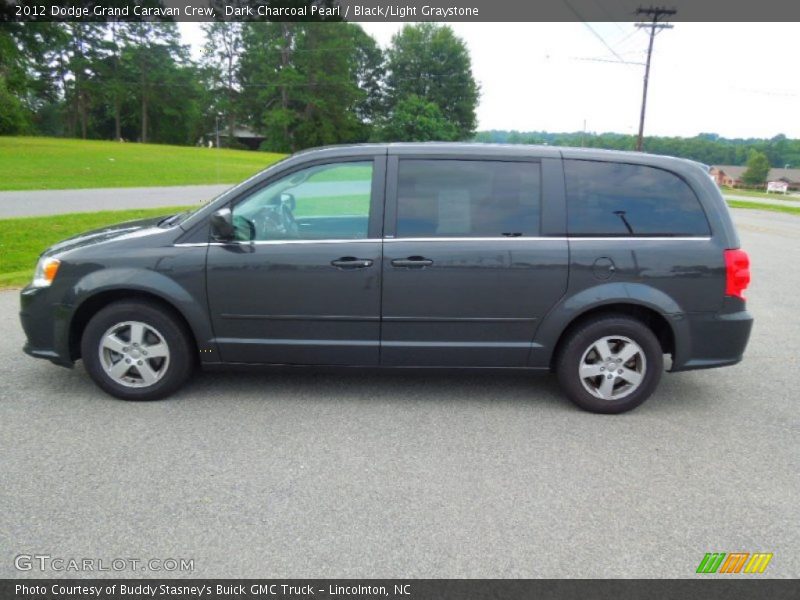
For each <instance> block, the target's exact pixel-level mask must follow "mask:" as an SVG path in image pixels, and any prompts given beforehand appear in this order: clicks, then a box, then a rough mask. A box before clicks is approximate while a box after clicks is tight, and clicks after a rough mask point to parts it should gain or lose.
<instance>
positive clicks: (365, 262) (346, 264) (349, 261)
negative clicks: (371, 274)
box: [331, 256, 372, 269]
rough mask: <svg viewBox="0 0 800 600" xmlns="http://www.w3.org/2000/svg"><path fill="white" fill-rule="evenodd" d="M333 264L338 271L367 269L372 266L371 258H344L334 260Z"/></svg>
mask: <svg viewBox="0 0 800 600" xmlns="http://www.w3.org/2000/svg"><path fill="white" fill-rule="evenodd" d="M331 264H332V265H333V266H334V267H336V268H338V269H365V268H367V267H371V266H372V260H370V259H369V258H356V257H355V256H343V257H341V258H337V259H336V260H332V261H331Z"/></svg>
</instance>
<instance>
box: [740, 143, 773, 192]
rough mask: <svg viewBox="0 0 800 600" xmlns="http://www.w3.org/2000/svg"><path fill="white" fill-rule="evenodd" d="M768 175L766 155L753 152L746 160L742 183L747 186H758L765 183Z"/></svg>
mask: <svg viewBox="0 0 800 600" xmlns="http://www.w3.org/2000/svg"><path fill="white" fill-rule="evenodd" d="M767 175H769V159H768V158H767V155H766V154H764V153H762V152H758V151H756V150H753V151H751V152H750V158H748V159H747V170H746V171H745V172H744V173H743V174H742V181H744V182H745V183H746V184H748V185H759V184H762V183H765V182H766V181H767Z"/></svg>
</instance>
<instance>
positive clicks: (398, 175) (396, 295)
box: [381, 156, 568, 367]
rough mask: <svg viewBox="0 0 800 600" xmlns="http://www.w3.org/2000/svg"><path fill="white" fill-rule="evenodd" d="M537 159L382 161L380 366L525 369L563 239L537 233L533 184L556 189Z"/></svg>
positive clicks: (560, 283)
mask: <svg viewBox="0 0 800 600" xmlns="http://www.w3.org/2000/svg"><path fill="white" fill-rule="evenodd" d="M542 162H543V161H535V160H520V159H513V158H512V159H507V160H504V159H498V160H482V159H481V160H478V159H474V158H472V157H467V158H454V159H447V158H425V157H416V158H414V157H405V156H400V157H399V159H398V158H396V157H392V158H391V159H390V165H391V166H390V169H389V172H390V177H391V182H392V186H391V187H392V191H391V193H390V194H389V195H388V197H387V217H386V226H385V228H386V231H387V239H386V240H385V247H384V261H383V329H382V349H381V363H382V364H385V365H418V366H493V367H523V366H526V365H527V364H528V356H529V354H530V351H531V349H532V340H533V337H534V334H535V331H536V327H537V326H538V323H539V321H540V320H541V319H542V317H543V316H544V315H545V314H546V313H547V311H548V309H550V307H552V306H553V305H554V304H555V303H556V302H557V300H558V299H559V298H560V297H561V296H562V295H563V294H564V291H565V289H566V285H567V271H568V248H567V242H566V239H565V238H564V237H563V234H561V237H555V236H553V237H545V236H544V235H543V234H542V221H543V219H542V214H543V213H542V210H541V209H542V205H543V203H544V201H546V200H547V198H544V199H543V196H544V195H546V194H544V193H543V189H544V190H550V189H556V190H560V189H561V187H560V186H561V185H563V183H560V182H558V181H557V177H560V173H559V170H558V169H557V168H548V173H550V178H551V179H553V182H554V183H553V182H551V183H553V185H546V186H543V185H542V181H543V177H542ZM544 162H548V161H544ZM554 164H556V161H554V160H552V159H550V160H549V162H548V165H549V166H552V165H554ZM551 171H552V173H551ZM553 173H554V174H555V177H553V176H552V175H553ZM395 183H396V185H395ZM395 188H396V190H395ZM389 207H391V210H389ZM394 213H396V214H394Z"/></svg>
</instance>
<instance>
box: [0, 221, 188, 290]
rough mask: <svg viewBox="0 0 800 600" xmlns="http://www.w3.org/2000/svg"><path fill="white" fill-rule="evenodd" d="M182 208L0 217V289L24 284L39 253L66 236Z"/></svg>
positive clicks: (28, 278)
mask: <svg viewBox="0 0 800 600" xmlns="http://www.w3.org/2000/svg"><path fill="white" fill-rule="evenodd" d="M195 208H196V207H195ZM185 209H186V208H185V207H175V208H148V209H135V210H121V211H104V212H97V213H71V214H67V215H54V216H52V217H23V218H18V219H0V288H3V287H17V286H23V285H25V284H27V283H28V282H29V281H30V280H31V277H32V276H33V269H34V268H35V267H36V259H37V258H38V257H39V254H41V253H42V251H43V250H45V248H47V247H49V246H52V245H53V244H55V243H56V242H59V241H61V240H63V239H65V238H68V237H71V236H73V235H76V234H78V233H82V232H84V231H88V230H90V229H97V228H99V227H104V226H106V225H113V224H114V223H121V222H123V221H130V220H133V219H143V218H146V217H157V216H159V215H169V214H174V213H176V212H180V211H182V210H185Z"/></svg>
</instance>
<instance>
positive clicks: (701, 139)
mask: <svg viewBox="0 0 800 600" xmlns="http://www.w3.org/2000/svg"><path fill="white" fill-rule="evenodd" d="M475 139H476V141H480V142H492V143H510V144H548V145H551V146H577V147H581V146H583V147H586V148H605V149H609V150H633V149H634V148H635V147H636V136H635V135H625V134H621V133H587V132H574V133H547V132H543V131H533V132H520V131H500V130H493V131H482V132H479V133H478V134H477V135H476V136H475ZM644 149H645V151H646V152H651V153H653V154H664V155H669V156H679V157H681V158H689V159H692V160H696V161H699V162H702V163H704V164H707V165H745V164H748V161H749V160H751V158H752V156H753V155H754V154H758V155H763V156H764V157H766V161H767V163H768V164H769V166H772V167H785V166H786V165H789V167H791V168H800V140H797V139H788V138H787V137H786V136H785V135H783V134H780V135H776V136H775V137H772V138H769V139H762V138H748V139H741V138H737V139H730V138H724V137H720V136H719V135H717V134H715V133H701V134H699V135H696V136H694V137H658V136H652V137H645V140H644ZM759 160H760V159H759Z"/></svg>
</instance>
